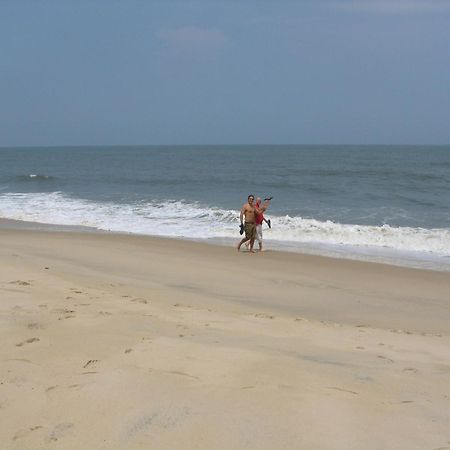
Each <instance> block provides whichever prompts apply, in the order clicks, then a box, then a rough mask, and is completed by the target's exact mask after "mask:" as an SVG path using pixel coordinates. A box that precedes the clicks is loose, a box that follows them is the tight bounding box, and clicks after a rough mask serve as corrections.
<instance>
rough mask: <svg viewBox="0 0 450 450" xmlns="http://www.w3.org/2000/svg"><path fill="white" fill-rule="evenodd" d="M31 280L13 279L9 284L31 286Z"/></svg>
mask: <svg viewBox="0 0 450 450" xmlns="http://www.w3.org/2000/svg"><path fill="white" fill-rule="evenodd" d="M31 281H32V280H29V281H22V280H15V281H10V282H9V284H18V285H19V286H31Z"/></svg>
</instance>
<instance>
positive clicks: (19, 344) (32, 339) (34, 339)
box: [16, 337, 40, 347]
mask: <svg viewBox="0 0 450 450" xmlns="http://www.w3.org/2000/svg"><path fill="white" fill-rule="evenodd" d="M38 341H40V339H39V338H35V337H33V338H30V339H27V340H26V341H23V342H19V343H18V344H16V347H22V346H23V345H25V344H31V343H33V342H38Z"/></svg>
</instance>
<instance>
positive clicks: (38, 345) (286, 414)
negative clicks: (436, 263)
mask: <svg viewBox="0 0 450 450" xmlns="http://www.w3.org/2000/svg"><path fill="white" fill-rule="evenodd" d="M0 312H1V315H0V337H1V342H2V345H1V347H0V441H1V443H2V444H1V445H0V447H1V448H2V449H5V450H16V449H17V450H28V449H29V450H44V449H45V450H47V449H64V450H66V449H95V450H100V449H104V450H106V449H108V450H109V449H170V450H173V449H177V450H178V449H193V450H194V449H195V450H200V449H287V450H290V449H314V450H321V449H333V450H341V449H342V450H349V449H358V450H361V449H365V450H380V449H383V450H388V449H392V450H394V449H395V450H400V449H404V450H416V449H417V450H428V449H429V450H438V449H439V450H444V449H450V425H449V424H450V352H449V348H450V274H449V273H445V272H433V271H426V270H416V269H406V268H400V267H393V266H388V265H382V264H375V263H364V262H356V261H350V260H337V259H331V258H323V257H316V256H310V255H301V254H293V253H282V252H275V251H267V252H264V253H262V254H249V253H245V252H243V253H238V252H236V250H235V249H234V248H228V247H223V246H222V247H221V246H213V245H206V244H201V243H193V242H185V241H181V240H168V239H156V238H149V237H139V236H129V235H114V234H106V233H105V234H94V233H76V232H53V231H52V232H50V231H34V230H27V229H7V228H3V229H1V230H0Z"/></svg>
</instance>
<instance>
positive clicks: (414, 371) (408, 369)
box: [402, 367, 419, 373]
mask: <svg viewBox="0 0 450 450" xmlns="http://www.w3.org/2000/svg"><path fill="white" fill-rule="evenodd" d="M402 372H405V373H418V372H419V371H418V370H417V369H416V368H415V367H405V368H404V369H403V370H402Z"/></svg>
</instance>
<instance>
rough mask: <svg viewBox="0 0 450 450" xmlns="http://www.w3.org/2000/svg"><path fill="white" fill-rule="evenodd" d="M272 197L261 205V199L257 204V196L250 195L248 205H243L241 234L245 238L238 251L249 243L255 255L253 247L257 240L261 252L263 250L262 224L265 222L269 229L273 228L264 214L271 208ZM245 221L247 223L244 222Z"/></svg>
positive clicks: (258, 199) (250, 249)
mask: <svg viewBox="0 0 450 450" xmlns="http://www.w3.org/2000/svg"><path fill="white" fill-rule="evenodd" d="M271 200H272V197H269V198H266V199H264V203H263V204H261V199H260V198H259V197H258V198H257V199H256V202H255V196H254V195H252V194H250V195H249V196H248V198H247V203H245V204H244V205H242V208H241V213H240V221H241V225H240V233H241V234H244V233H245V237H243V238H242V239H241V241H240V242H239V244H238V247H237V249H238V251H239V250H240V249H241V246H242V244H244V243H248V245H249V251H250V252H252V253H254V252H255V251H254V250H253V245H254V243H255V240H257V241H258V244H259V250H260V251H261V250H262V224H263V222H264V221H265V222H266V223H267V225H269V228H270V227H271V224H270V220H266V219H265V217H264V212H265V211H266V210H267V208H268V207H269V204H270V201H271ZM244 219H245V222H244Z"/></svg>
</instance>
